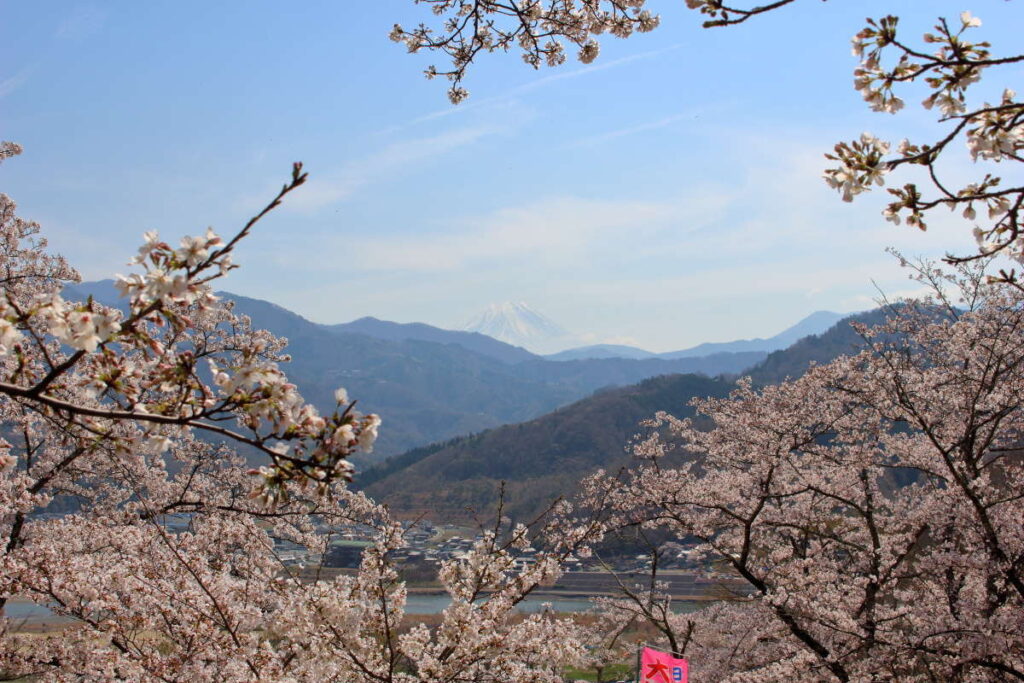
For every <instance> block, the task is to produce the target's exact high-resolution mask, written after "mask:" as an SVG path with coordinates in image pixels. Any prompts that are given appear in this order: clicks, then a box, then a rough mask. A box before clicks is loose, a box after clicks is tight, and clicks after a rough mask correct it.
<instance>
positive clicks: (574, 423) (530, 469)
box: [357, 311, 883, 520]
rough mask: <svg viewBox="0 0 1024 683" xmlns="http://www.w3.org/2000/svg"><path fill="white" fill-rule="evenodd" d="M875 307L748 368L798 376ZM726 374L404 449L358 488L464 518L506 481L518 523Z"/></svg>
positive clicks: (763, 381)
mask: <svg viewBox="0 0 1024 683" xmlns="http://www.w3.org/2000/svg"><path fill="white" fill-rule="evenodd" d="M882 319H883V313H882V312H881V311H872V312H868V313H862V314H857V315H856V316H851V317H850V318H846V319H843V320H841V321H840V322H838V323H837V324H835V325H833V326H832V327H831V328H829V329H828V330H827V331H826V332H824V333H822V334H821V335H816V336H810V337H805V338H803V339H801V340H799V341H797V342H796V343H795V344H792V345H791V346H789V347H788V348H786V349H784V350H778V351H775V352H773V353H771V354H770V355H769V356H767V358H765V359H764V360H763V361H762V362H760V363H759V364H757V365H756V366H754V367H753V368H751V369H750V371H749V374H750V376H751V377H752V378H753V379H754V381H755V383H757V384H759V385H767V384H773V383H776V382H779V381H782V380H783V379H785V378H786V377H796V376H799V375H800V374H802V373H803V372H805V371H806V369H807V367H808V365H809V364H810V363H812V362H815V363H825V362H828V361H829V360H832V359H833V358H836V357H837V356H839V355H842V354H847V353H850V352H853V351H856V350H857V349H858V348H859V346H860V345H861V343H862V340H861V338H860V336H859V335H857V334H856V332H855V331H854V330H853V329H852V327H851V326H850V325H849V322H850V321H851V320H858V321H861V322H865V323H868V324H876V323H879V322H881V321H882ZM732 387H733V382H732V380H731V379H730V378H723V377H715V378H712V377H706V376H700V375H692V374H690V375H671V376H662V377H655V378H651V379H647V380H644V381H643V382H640V383H639V384H636V385H633V386H627V387H620V388H615V389H609V390H607V391H600V392H597V393H595V394H594V395H593V396H590V397H588V398H585V399H583V400H580V401H577V402H576V403H573V404H572V405H569V406H566V407H562V408H559V409H557V410H555V411H553V412H551V413H548V414H547V415H543V416H541V417H538V418H535V419H533V420H530V421H527V422H524V423H521V424H512V425H505V426H502V427H498V428H495V429H491V430H487V431H485V432H482V433H479V434H473V435H469V436H464V437H460V438H457V439H453V440H450V441H448V442H445V443H438V444H433V445H430V446H426V447H421V448H417V449H414V450H411V451H409V452H407V453H404V454H402V455H399V456H396V457H394V458H391V459H390V460H388V461H387V462H385V463H383V464H381V465H378V466H377V467H375V468H373V469H370V470H368V471H366V472H363V473H361V474H360V476H359V479H358V481H357V483H358V485H359V486H360V487H362V488H365V489H366V490H367V492H368V493H369V494H370V495H371V496H373V497H374V498H375V499H377V500H379V501H381V502H385V503H387V504H388V505H389V506H390V507H391V508H392V509H393V510H394V511H396V512H397V513H399V514H400V515H409V516H415V515H419V514H427V515H428V516H433V517H443V518H448V519H454V518H459V517H462V518H465V517H467V512H466V510H467V508H473V509H474V510H476V511H482V512H484V511H488V510H490V509H491V508H492V507H493V505H494V504H495V502H496V501H497V497H498V491H499V487H500V485H501V482H504V483H505V508H504V510H505V512H506V513H507V514H509V515H511V516H513V517H514V518H516V519H520V520H525V519H526V518H528V517H530V516H532V515H534V514H536V513H538V512H540V511H541V510H543V509H544V508H545V507H546V506H547V505H548V504H550V502H551V501H552V500H554V499H555V498H557V497H558V496H560V495H571V493H572V491H573V490H574V489H575V487H576V485H577V482H579V481H580V480H581V479H582V478H583V477H584V476H586V475H587V474H589V473H591V472H593V471H595V470H596V469H598V468H604V469H605V470H608V471H615V470H616V469H618V468H619V467H622V466H624V465H626V464H628V463H629V460H630V455H629V453H628V452H627V445H628V443H629V441H630V439H631V438H632V437H633V436H634V435H636V434H638V433H640V432H642V431H643V429H642V428H641V427H640V426H639V424H640V422H641V421H642V420H644V419H646V418H649V417H651V416H653V415H654V413H656V412H657V411H659V410H664V411H668V412H670V413H672V414H674V415H677V416H680V417H684V416H690V415H692V414H693V409H692V408H691V407H690V406H689V402H690V400H691V399H693V398H695V397H706V396H725V395H727V394H728V392H729V391H730V390H731V389H732Z"/></svg>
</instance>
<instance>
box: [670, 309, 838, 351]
mask: <svg viewBox="0 0 1024 683" xmlns="http://www.w3.org/2000/svg"><path fill="white" fill-rule="evenodd" d="M845 317H847V316H846V315H843V314H841V313H832V312H831V311H818V312H816V313H812V314H811V315H809V316H807V317H806V318H804V319H803V320H801V321H800V322H798V323H797V324H795V325H793V326H792V327H789V328H787V329H785V330H783V331H782V332H780V333H778V334H777V335H775V336H774V337H768V338H767V339H760V338H758V339H741V340H738V341H731V342H709V343H706V344H698V345H697V346H694V347H691V348H689V349H683V350H682V351H670V352H668V353H662V354H659V357H660V358H693V357H696V356H707V355H709V354H712V353H721V352H734V353H735V352H740V351H764V352H771V351H778V350H780V349H785V348H786V347H788V346H789V345H790V344H792V343H794V342H796V341H797V340H799V339H801V338H803V337H806V336H807V335H811V334H821V333H823V332H825V331H826V330H828V329H830V328H831V327H832V326H833V325H835V324H836V323H837V322H839V321H840V320H842V319H843V318H845Z"/></svg>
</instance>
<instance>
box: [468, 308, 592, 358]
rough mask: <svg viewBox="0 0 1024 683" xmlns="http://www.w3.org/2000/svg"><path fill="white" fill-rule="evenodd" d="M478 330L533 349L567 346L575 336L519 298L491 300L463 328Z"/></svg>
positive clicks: (549, 349) (550, 349)
mask: <svg viewBox="0 0 1024 683" xmlns="http://www.w3.org/2000/svg"><path fill="white" fill-rule="evenodd" d="M462 329H463V330H465V331H466V332H479V333H481V334H486V335H487V336H489V337H493V338H495V339H498V340H500V341H503V342H505V343H507V344H513V345H515V346H522V347H523V348H526V349H529V350H530V351H533V352H534V353H551V352H553V351H555V350H561V349H564V348H566V346H571V345H572V344H573V343H574V342H575V340H576V338H575V337H574V336H573V335H571V334H569V333H568V332H567V331H565V329H563V328H562V327H561V326H560V325H558V323H556V322H554V321H553V320H551V319H550V318H547V317H545V316H544V315H542V314H540V313H538V312H537V311H535V310H533V309H532V308H530V307H529V306H527V305H526V304H525V303H523V302H519V303H513V302H511V301H507V302H505V303H503V304H491V305H490V306H488V307H487V310H485V311H483V312H482V313H480V314H479V315H477V316H476V317H475V318H473V319H472V320H470V321H469V322H468V323H467V324H466V325H465V326H464V327H463V328H462Z"/></svg>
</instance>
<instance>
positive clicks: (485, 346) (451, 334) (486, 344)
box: [326, 316, 537, 363]
mask: <svg viewBox="0 0 1024 683" xmlns="http://www.w3.org/2000/svg"><path fill="white" fill-rule="evenodd" d="M326 327H327V328H328V329H330V330H333V331H335V332H349V333H355V334H365V335H367V336H369V337H375V338H377V339H388V340H391V341H404V340H407V339H415V340H419V341H429V342H435V343H437V344H458V345H459V346H461V347H463V348H465V349H468V350H470V351H474V352H476V353H480V354H483V355H485V356H490V357H491V358H497V359H498V360H501V361H504V362H506V363H518V362H520V361H524V360H533V359H536V358H537V356H536V355H534V354H532V353H530V352H529V351H527V350H526V349H524V348H522V347H519V346H513V345H511V344H507V343H505V342H503V341H500V340H498V339H495V338H494V337H490V336H488V335H486V334H481V333H479V332H464V331H457V330H444V329H441V328H439V327H434V326H433V325H427V324H426V323H394V322H389V321H387V320H380V319H378V318H373V317H370V316H367V317H365V318H359V319H358V320H353V321H352V322H348V323H339V324H336V325H327V326H326Z"/></svg>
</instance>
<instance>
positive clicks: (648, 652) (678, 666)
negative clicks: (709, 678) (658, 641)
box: [640, 647, 690, 683]
mask: <svg viewBox="0 0 1024 683" xmlns="http://www.w3.org/2000/svg"><path fill="white" fill-rule="evenodd" d="M689 681H690V664H689V663H688V662H687V661H686V660H685V659H680V658H678V657H673V656H672V654H671V653H668V652H659V651H658V650H652V649H651V648H649V647H645V648H644V651H643V654H641V655H640V683H689Z"/></svg>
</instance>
